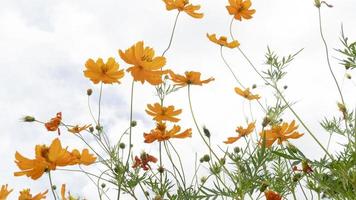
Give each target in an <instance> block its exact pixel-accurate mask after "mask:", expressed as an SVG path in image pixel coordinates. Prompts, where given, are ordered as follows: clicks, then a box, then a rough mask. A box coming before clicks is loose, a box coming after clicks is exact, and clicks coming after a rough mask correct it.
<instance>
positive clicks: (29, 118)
mask: <svg viewBox="0 0 356 200" xmlns="http://www.w3.org/2000/svg"><path fill="white" fill-rule="evenodd" d="M22 120H23V121H24V122H34V121H36V119H35V117H32V116H25V117H23V118H22Z"/></svg>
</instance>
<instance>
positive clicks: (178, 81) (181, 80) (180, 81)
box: [169, 71, 215, 87]
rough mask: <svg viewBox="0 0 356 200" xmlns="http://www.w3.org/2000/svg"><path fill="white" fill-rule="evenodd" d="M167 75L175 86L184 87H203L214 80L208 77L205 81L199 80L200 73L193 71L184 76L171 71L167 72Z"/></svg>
mask: <svg viewBox="0 0 356 200" xmlns="http://www.w3.org/2000/svg"><path fill="white" fill-rule="evenodd" d="M169 75H170V76H171V80H172V81H173V82H174V83H175V85H178V86H181V87H184V86H187V85H203V84H206V83H209V82H210V81H213V80H215V79H214V78H212V77H210V78H208V79H206V80H200V75H201V74H200V72H195V71H187V72H185V73H184V75H179V74H175V73H174V72H172V71H169Z"/></svg>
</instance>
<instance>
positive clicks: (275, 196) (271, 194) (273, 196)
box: [265, 190, 282, 200]
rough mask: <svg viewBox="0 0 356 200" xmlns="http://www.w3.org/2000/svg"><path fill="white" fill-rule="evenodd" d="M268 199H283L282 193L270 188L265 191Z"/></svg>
mask: <svg viewBox="0 0 356 200" xmlns="http://www.w3.org/2000/svg"><path fill="white" fill-rule="evenodd" d="M265 197H266V200H282V197H281V195H279V194H278V193H277V192H273V191H272V190H268V191H266V192H265Z"/></svg>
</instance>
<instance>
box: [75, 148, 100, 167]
mask: <svg viewBox="0 0 356 200" xmlns="http://www.w3.org/2000/svg"><path fill="white" fill-rule="evenodd" d="M71 154H72V156H73V157H74V158H75V159H74V160H73V161H72V162H71V163H70V164H72V165H74V164H79V165H80V164H83V165H91V164H93V163H94V162H95V160H96V157H94V155H93V154H90V153H89V150H88V149H83V150H82V153H80V152H79V151H78V150H77V149H74V150H73V151H72V153H71Z"/></svg>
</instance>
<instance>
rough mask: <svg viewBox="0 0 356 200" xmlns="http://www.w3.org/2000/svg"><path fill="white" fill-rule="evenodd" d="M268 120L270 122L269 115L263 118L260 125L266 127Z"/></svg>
mask: <svg viewBox="0 0 356 200" xmlns="http://www.w3.org/2000/svg"><path fill="white" fill-rule="evenodd" d="M270 122H271V119H270V118H269V117H265V118H263V121H262V127H263V128H264V127H266V126H267V125H268V124H269V123H270Z"/></svg>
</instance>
